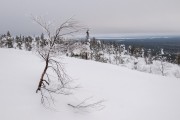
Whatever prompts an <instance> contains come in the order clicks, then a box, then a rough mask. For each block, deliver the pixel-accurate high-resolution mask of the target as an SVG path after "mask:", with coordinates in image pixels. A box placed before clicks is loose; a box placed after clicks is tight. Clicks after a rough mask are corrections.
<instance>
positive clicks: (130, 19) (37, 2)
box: [0, 0, 180, 35]
mask: <svg viewBox="0 0 180 120" xmlns="http://www.w3.org/2000/svg"><path fill="white" fill-rule="evenodd" d="M0 3H1V6H0V33H4V32H6V31H7V30H10V31H12V32H13V33H14V34H20V33H22V34H31V35H32V34H38V33H40V32H41V29H40V28H39V26H38V25H36V24H34V23H33V22H32V20H31V19H30V14H33V15H35V16H36V15H37V16H39V15H41V16H42V15H44V16H46V18H47V19H49V20H55V21H58V22H62V21H64V20H66V19H67V18H69V17H71V16H74V18H75V19H77V20H78V21H79V22H80V23H81V24H83V25H87V27H89V28H90V29H91V31H93V33H94V34H99V33H173V34H176V33H180V14H179V11H180V1H179V0H0Z"/></svg>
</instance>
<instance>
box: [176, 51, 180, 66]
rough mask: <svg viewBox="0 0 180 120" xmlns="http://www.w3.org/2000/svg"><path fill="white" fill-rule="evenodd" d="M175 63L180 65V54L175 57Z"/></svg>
mask: <svg viewBox="0 0 180 120" xmlns="http://www.w3.org/2000/svg"><path fill="white" fill-rule="evenodd" d="M176 63H177V64H178V65H180V53H179V54H177V56H176Z"/></svg>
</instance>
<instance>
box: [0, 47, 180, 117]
mask: <svg viewBox="0 0 180 120" xmlns="http://www.w3.org/2000/svg"><path fill="white" fill-rule="evenodd" d="M62 61H63V63H65V67H66V71H67V73H68V74H69V75H70V76H71V77H72V78H73V79H74V82H75V83H76V84H80V86H81V87H82V88H79V89H77V90H75V91H74V94H73V95H70V96H63V95H55V96H54V98H55V106H53V107H54V108H55V110H52V109H46V108H45V107H43V106H42V105H41V102H40V98H41V96H40V94H36V92H35V91H36V89H37V85H38V82H39V78H40V75H41V72H42V70H43V67H44V63H43V62H42V61H41V60H40V59H39V58H38V57H37V56H36V55H35V54H33V53H32V52H27V51H20V50H14V49H0V96H1V99H0V120H179V119H180V79H177V78H171V77H164V76H159V75H154V74H148V73H143V72H138V71H135V70H130V69H128V68H125V67H120V66H116V65H111V64H105V63H99V62H94V61H89V60H81V59H75V58H69V57H64V58H63V59H62ZM88 97H93V98H92V101H93V100H94V101H98V100H101V99H104V100H105V102H104V103H103V105H105V108H104V109H102V110H100V111H96V110H88V109H87V110H75V109H73V108H71V107H70V106H68V105H67V104H69V103H70V104H78V103H79V102H81V101H82V100H84V99H85V98H88ZM88 111H89V112H88Z"/></svg>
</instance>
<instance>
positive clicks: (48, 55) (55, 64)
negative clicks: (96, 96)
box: [32, 16, 82, 107]
mask: <svg viewBox="0 0 180 120" xmlns="http://www.w3.org/2000/svg"><path fill="white" fill-rule="evenodd" d="M32 19H33V20H34V21H35V22H36V23H37V24H38V25H40V26H41V27H42V28H43V29H44V30H45V33H46V34H47V36H48V38H47V45H46V46H45V47H43V48H38V49H37V52H38V54H39V55H40V57H41V58H42V59H43V60H44V61H45V66H44V69H43V71H42V74H41V77H40V80H39V84H38V87H37V89H36V93H38V92H40V93H41V103H42V104H43V105H45V106H46V107H49V106H50V104H51V103H52V102H54V99H53V97H52V93H55V94H64V95H69V94H71V92H70V90H71V89H72V88H71V87H70V85H69V83H70V82H71V79H70V78H69V77H68V75H67V74H66V72H65V70H64V67H63V64H62V63H61V62H60V61H59V59H56V58H55V57H56V42H57V41H58V40H61V39H62V38H63V37H64V36H66V35H72V34H74V33H76V32H79V31H80V30H82V27H80V26H79V25H78V23H77V22H76V21H75V20H73V19H72V18H70V19H68V20H66V21H65V22H64V23H62V24H60V25H59V26H58V27H57V28H56V29H55V31H54V32H53V31H52V30H51V27H52V24H51V23H47V22H46V21H45V20H44V19H43V18H41V17H34V16H33V17H32ZM50 73H51V74H50Z"/></svg>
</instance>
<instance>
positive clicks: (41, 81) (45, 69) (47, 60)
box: [36, 53, 49, 93]
mask: <svg viewBox="0 0 180 120" xmlns="http://www.w3.org/2000/svg"><path fill="white" fill-rule="evenodd" d="M48 64H49V53H48V55H47V58H46V65H45V68H44V70H43V73H42V75H41V78H40V81H39V85H38V88H37V90H36V93H37V92H38V91H40V90H41V87H43V86H44V83H43V81H44V82H46V84H48V85H49V83H48V82H47V81H46V80H44V76H45V74H46V71H47V69H48Z"/></svg>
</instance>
